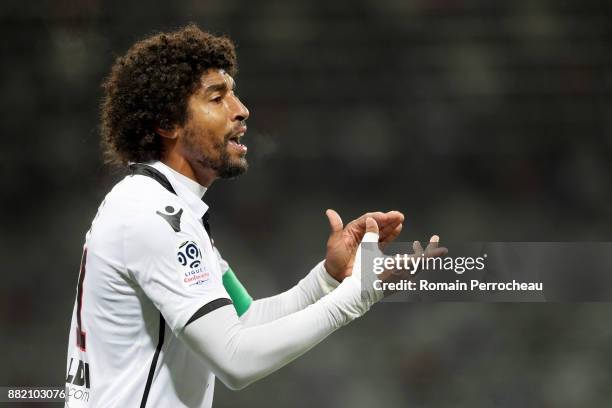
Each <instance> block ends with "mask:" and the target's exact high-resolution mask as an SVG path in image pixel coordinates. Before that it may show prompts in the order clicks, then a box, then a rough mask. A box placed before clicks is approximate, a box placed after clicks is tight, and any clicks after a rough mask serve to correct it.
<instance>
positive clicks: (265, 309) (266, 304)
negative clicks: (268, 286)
mask: <svg viewBox="0 0 612 408" xmlns="http://www.w3.org/2000/svg"><path fill="white" fill-rule="evenodd" d="M324 263H325V261H321V262H319V263H318V264H317V265H316V266H315V267H314V268H313V269H312V270H311V271H310V273H308V275H306V276H305V277H304V278H303V279H302V280H300V281H299V282H298V284H297V285H295V286H294V287H292V288H291V289H289V290H287V291H285V292H283V293H280V294H278V295H275V296H270V297H267V298H263V299H257V300H255V301H253V303H251V306H250V307H249V309H248V310H247V311H246V313H244V314H243V315H242V316H240V320H241V321H242V324H243V325H244V326H246V327H249V326H255V325H259V324H264V323H267V322H271V321H272V320H276V319H279V318H281V317H284V316H287V315H290V314H291V313H295V312H297V311H299V310H302V309H304V308H305V307H306V306H308V305H310V304H313V303H314V302H316V301H317V300H319V299H320V298H322V297H323V296H325V295H327V294H328V293H330V292H331V291H333V290H334V289H335V288H337V287H338V285H339V284H340V282H338V281H337V280H335V279H334V278H332V277H331V276H330V275H329V274H328V273H327V271H326V270H325V267H324Z"/></svg>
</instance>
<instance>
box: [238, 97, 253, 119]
mask: <svg viewBox="0 0 612 408" xmlns="http://www.w3.org/2000/svg"><path fill="white" fill-rule="evenodd" d="M234 99H235V100H236V104H235V105H236V106H235V108H234V109H235V110H234V112H235V113H234V120H236V121H243V120H247V119H248V118H249V114H250V113H249V110H248V109H247V107H246V106H244V104H243V103H242V102H241V101H240V99H238V97H235V98H234Z"/></svg>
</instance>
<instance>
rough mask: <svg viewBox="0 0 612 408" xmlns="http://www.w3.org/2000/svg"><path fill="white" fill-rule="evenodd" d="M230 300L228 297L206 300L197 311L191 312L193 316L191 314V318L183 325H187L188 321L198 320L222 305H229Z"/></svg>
mask: <svg viewBox="0 0 612 408" xmlns="http://www.w3.org/2000/svg"><path fill="white" fill-rule="evenodd" d="M231 304H232V301H231V300H229V299H228V298H219V299H215V300H213V301H210V302H208V303H207V304H205V305H204V306H202V307H201V308H199V309H198V311H197V312H195V313H194V314H193V316H191V318H190V319H189V320H188V321H187V323H186V324H185V327H187V325H189V324H190V323H192V322H194V321H196V320H198V319H199V318H200V317H202V316H204V315H206V314H208V313H210V312H212V311H214V310H217V309H218V308H220V307H223V306H227V305H231Z"/></svg>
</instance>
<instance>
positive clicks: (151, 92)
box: [101, 24, 237, 164]
mask: <svg viewBox="0 0 612 408" xmlns="http://www.w3.org/2000/svg"><path fill="white" fill-rule="evenodd" d="M209 68H218V69H223V70H225V71H227V72H228V73H229V74H230V75H235V73H236V71H237V63H236V51H235V48H234V44H233V43H232V41H231V40H230V39H229V38H227V37H216V36H214V35H212V34H210V33H206V32H204V31H202V30H200V29H199V28H198V27H197V26H196V25H195V24H190V25H188V26H186V27H184V28H182V29H180V30H178V31H174V32H169V33H159V34H156V35H154V36H152V37H149V38H146V39H144V40H142V41H139V42H137V43H136V44H134V45H133V46H132V47H131V48H130V49H129V50H128V52H127V53H126V54H125V55H124V56H122V57H119V58H117V59H116V61H115V64H114V65H113V67H112V69H111V73H110V75H109V76H108V78H106V80H105V81H104V83H103V84H102V87H103V90H104V98H103V101H102V106H101V133H102V146H103V149H104V156H105V159H106V162H108V163H114V164H126V163H127V162H128V161H133V162H143V161H149V160H159V159H160V158H161V155H162V143H161V139H160V136H159V135H158V134H157V132H156V129H157V128H161V129H171V128H172V127H173V126H174V125H179V126H180V125H183V124H184V123H185V120H186V119H187V100H188V98H189V96H191V95H192V94H193V93H194V92H195V91H196V90H197V88H198V86H199V83H200V79H201V77H202V74H203V73H204V71H206V70H207V69H209Z"/></svg>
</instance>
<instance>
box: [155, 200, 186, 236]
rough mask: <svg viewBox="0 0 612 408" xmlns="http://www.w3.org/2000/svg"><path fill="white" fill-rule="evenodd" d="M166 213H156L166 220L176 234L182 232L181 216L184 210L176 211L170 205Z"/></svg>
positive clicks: (165, 209)
mask: <svg viewBox="0 0 612 408" xmlns="http://www.w3.org/2000/svg"><path fill="white" fill-rule="evenodd" d="M164 211H165V212H161V211H156V212H155V214H157V215H159V216H160V217H162V218H163V219H164V220H166V222H167V223H168V224H170V227H171V228H172V229H173V230H174V232H179V231H180V230H181V215H182V214H183V209H182V208H179V209H178V210H175V209H174V207H172V206H170V205H168V206H166V208H164Z"/></svg>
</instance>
